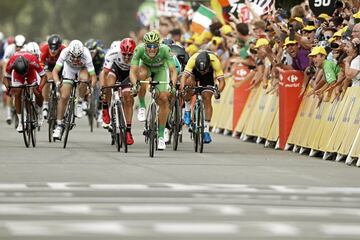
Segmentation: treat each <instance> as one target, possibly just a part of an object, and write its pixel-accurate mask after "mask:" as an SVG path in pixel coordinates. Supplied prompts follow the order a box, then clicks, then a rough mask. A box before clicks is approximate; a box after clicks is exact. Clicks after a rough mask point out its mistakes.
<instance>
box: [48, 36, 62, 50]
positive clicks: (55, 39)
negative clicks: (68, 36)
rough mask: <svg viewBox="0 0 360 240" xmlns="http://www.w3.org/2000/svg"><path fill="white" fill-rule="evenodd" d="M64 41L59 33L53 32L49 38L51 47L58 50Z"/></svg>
mask: <svg viewBox="0 0 360 240" xmlns="http://www.w3.org/2000/svg"><path fill="white" fill-rule="evenodd" d="M61 43H62V40H61V38H60V36H59V35H56V34H53V35H51V36H50V37H49V39H48V45H49V49H51V50H52V51H56V50H58V49H59V47H60V45H61Z"/></svg>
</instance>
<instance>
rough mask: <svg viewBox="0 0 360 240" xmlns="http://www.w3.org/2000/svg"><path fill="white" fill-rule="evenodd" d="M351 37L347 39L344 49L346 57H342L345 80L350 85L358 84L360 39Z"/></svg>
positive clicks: (359, 81)
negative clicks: (349, 39)
mask: <svg viewBox="0 0 360 240" xmlns="http://www.w3.org/2000/svg"><path fill="white" fill-rule="evenodd" d="M358 40H359V39H356V40H355V39H353V40H352V41H347V42H346V45H345V51H346V54H347V57H346V58H345V59H344V64H345V76H346V80H347V81H349V82H351V86H356V87H359V86H360V55H359V54H360V52H359V51H360V41H358Z"/></svg>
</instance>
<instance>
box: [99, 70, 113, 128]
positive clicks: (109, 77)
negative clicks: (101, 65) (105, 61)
mask: <svg viewBox="0 0 360 240" xmlns="http://www.w3.org/2000/svg"><path fill="white" fill-rule="evenodd" d="M115 82H116V76H115V74H114V73H112V72H110V73H109V74H108V75H107V77H106V79H104V82H103V84H104V86H105V87H109V86H112V85H114V84H115ZM104 93H105V94H103V95H105V99H103V110H102V117H103V123H102V126H103V128H108V127H109V124H110V114H109V105H110V102H111V96H112V95H111V89H109V88H108V89H105V90H104Z"/></svg>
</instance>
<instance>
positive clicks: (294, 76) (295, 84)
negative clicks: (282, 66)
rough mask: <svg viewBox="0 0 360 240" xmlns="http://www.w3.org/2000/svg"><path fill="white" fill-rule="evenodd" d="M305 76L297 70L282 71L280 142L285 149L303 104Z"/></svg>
mask: <svg viewBox="0 0 360 240" xmlns="http://www.w3.org/2000/svg"><path fill="white" fill-rule="evenodd" d="M303 78H304V74H303V73H302V72H300V71H296V70H282V71H280V79H279V80H280V81H279V140H280V142H279V143H280V148H281V149H284V148H285V144H286V141H287V138H288V136H289V134H290V131H291V128H292V125H293V123H294V120H295V117H296V115H297V111H298V109H299V106H300V103H301V100H302V98H301V96H300V92H301V86H302V83H303Z"/></svg>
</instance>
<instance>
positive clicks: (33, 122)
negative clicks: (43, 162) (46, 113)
mask: <svg viewBox="0 0 360 240" xmlns="http://www.w3.org/2000/svg"><path fill="white" fill-rule="evenodd" d="M29 109H30V114H29V115H30V129H31V131H30V135H31V143H32V146H33V147H35V146H36V132H37V128H38V115H37V111H36V109H35V106H34V103H30V106H29Z"/></svg>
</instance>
